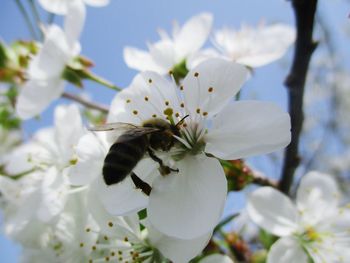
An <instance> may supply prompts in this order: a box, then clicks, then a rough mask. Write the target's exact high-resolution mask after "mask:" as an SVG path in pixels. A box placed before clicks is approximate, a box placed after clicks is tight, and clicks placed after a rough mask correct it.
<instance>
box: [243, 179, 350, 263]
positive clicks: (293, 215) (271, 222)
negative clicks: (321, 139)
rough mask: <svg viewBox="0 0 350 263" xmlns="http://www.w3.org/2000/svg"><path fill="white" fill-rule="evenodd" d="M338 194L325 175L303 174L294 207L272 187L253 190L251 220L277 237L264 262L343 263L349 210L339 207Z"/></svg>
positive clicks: (348, 239) (349, 225) (349, 238)
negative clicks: (310, 261)
mask: <svg viewBox="0 0 350 263" xmlns="http://www.w3.org/2000/svg"><path fill="white" fill-rule="evenodd" d="M339 197H340V193H339V190H338V187H337V185H336V182H335V181H334V179H333V178H332V177H331V176H329V175H326V174H321V173H318V172H310V173H308V174H306V175H305V176H304V177H303V178H302V180H301V182H300V186H299V188H298V192H297V198H296V204H293V203H292V202H291V200H290V199H289V198H288V197H287V196H285V195H283V194H282V193H280V192H279V191H277V190H275V189H273V188H271V187H262V188H259V189H258V190H256V191H254V192H253V193H252V194H251V195H250V197H249V200H248V205H247V209H248V212H249V215H250V217H251V219H252V220H253V221H254V222H255V223H256V224H258V225H259V226H260V227H262V228H263V229H265V230H266V231H268V232H270V233H272V234H274V235H277V236H280V237H281V238H280V239H279V240H278V241H276V243H274V244H273V246H272V247H271V249H270V251H269V254H268V258H267V262H268V263H275V262H276V263H277V262H295V263H296V262H298V263H302V262H305V263H307V262H309V261H308V257H311V258H312V260H313V262H315V263H322V262H334V263H340V262H346V259H348V258H349V256H350V254H349V251H348V248H349V245H350V235H349V229H350V223H349V222H350V221H349V218H350V211H349V208H346V207H345V208H342V207H338V202H339Z"/></svg>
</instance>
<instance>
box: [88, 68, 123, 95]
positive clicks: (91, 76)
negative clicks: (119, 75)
mask: <svg viewBox="0 0 350 263" xmlns="http://www.w3.org/2000/svg"><path fill="white" fill-rule="evenodd" d="M85 73H86V75H85V77H86V78H87V79H89V80H92V81H95V82H97V83H99V84H101V85H103V86H105V87H107V88H110V89H112V90H115V91H121V90H122V88H120V87H118V86H116V85H114V84H113V83H111V82H109V81H108V80H105V79H103V78H101V77H100V76H97V75H95V74H94V73H92V72H85Z"/></svg>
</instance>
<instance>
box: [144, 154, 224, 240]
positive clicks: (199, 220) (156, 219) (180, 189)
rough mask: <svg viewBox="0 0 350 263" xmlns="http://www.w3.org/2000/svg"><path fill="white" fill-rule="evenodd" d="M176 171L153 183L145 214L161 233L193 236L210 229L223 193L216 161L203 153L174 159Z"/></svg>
mask: <svg viewBox="0 0 350 263" xmlns="http://www.w3.org/2000/svg"><path fill="white" fill-rule="evenodd" d="M177 168H178V169H179V173H172V174H171V175H168V176H166V177H159V178H158V179H156V181H155V182H154V183H153V189H152V192H151V195H150V201H149V206H148V218H149V220H150V222H151V223H152V225H153V226H154V227H155V228H157V229H158V230H159V231H161V232H162V233H164V234H166V235H168V236H172V237H176V238H182V239H193V238H196V237H200V236H202V235H204V234H205V233H208V232H209V231H212V230H213V228H214V227H215V225H216V224H217V223H218V221H219V219H220V216H221V213H222V210H223V206H224V203H225V200H226V194H227V182H226V178H225V174H224V172H223V169H222V167H221V165H220V163H219V162H218V161H217V160H216V159H212V158H208V157H205V156H194V157H187V158H185V159H184V160H182V161H181V162H178V163H177Z"/></svg>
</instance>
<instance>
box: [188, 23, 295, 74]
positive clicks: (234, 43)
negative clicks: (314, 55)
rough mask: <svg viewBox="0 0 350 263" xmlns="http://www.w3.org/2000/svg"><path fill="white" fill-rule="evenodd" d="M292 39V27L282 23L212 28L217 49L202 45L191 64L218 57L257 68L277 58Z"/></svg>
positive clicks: (191, 66) (191, 59)
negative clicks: (203, 47) (234, 28)
mask: <svg viewBox="0 0 350 263" xmlns="http://www.w3.org/2000/svg"><path fill="white" fill-rule="evenodd" d="M294 40H295V30H294V28H292V27H290V26H288V25H284V24H272V25H268V26H264V25H260V26H258V27H257V28H253V27H249V26H246V25H245V26H242V28H241V29H240V30H237V31H235V30H233V29H230V28H223V29H221V30H217V31H216V32H214V39H213V43H214V46H215V47H216V48H217V49H213V48H209V49H204V50H202V51H200V52H198V53H197V54H195V55H193V56H192V57H191V58H190V61H189V62H188V65H190V68H193V67H194V66H196V65H198V64H199V63H200V62H202V61H204V60H205V59H208V58H212V57H221V58H224V59H228V60H231V61H235V62H237V63H239V64H242V65H245V66H247V67H251V68H256V67H260V66H264V65H266V64H269V63H271V62H273V61H275V60H277V59H280V58H281V57H282V56H283V55H284V54H285V53H286V52H287V50H288V48H289V47H290V45H292V44H293V42H294Z"/></svg>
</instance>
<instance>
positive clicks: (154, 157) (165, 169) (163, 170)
mask: <svg viewBox="0 0 350 263" xmlns="http://www.w3.org/2000/svg"><path fill="white" fill-rule="evenodd" d="M147 151H148V154H149V156H150V157H151V158H152V160H154V161H156V162H157V163H159V172H160V174H161V175H168V174H170V173H171V172H176V173H178V172H179V169H173V168H170V167H169V166H167V165H164V163H163V160H162V159H160V158H159V157H158V156H157V155H155V153H154V152H153V151H152V149H151V148H148V149H147Z"/></svg>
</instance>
